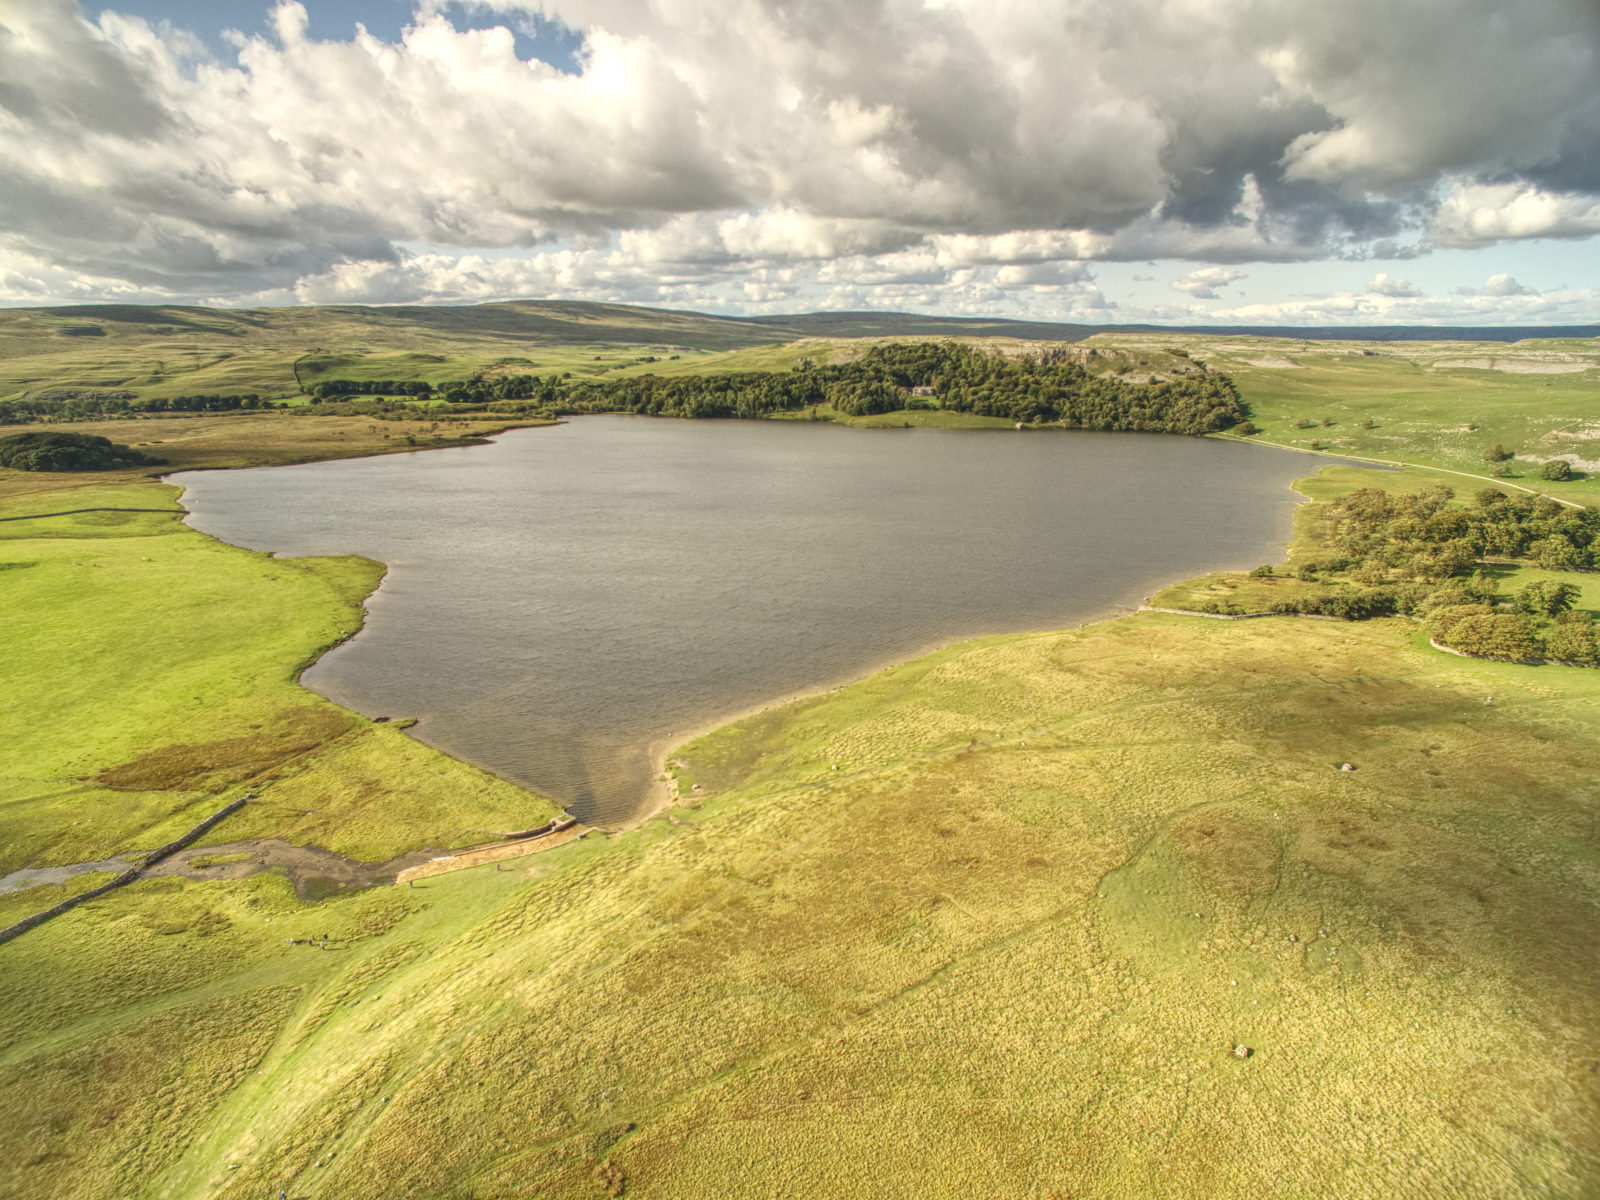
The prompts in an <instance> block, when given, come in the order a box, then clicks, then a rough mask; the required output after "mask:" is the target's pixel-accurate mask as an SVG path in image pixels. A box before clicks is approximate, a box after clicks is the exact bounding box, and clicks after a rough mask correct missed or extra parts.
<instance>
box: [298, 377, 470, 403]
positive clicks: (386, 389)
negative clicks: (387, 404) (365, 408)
mask: <svg viewBox="0 0 1600 1200" xmlns="http://www.w3.org/2000/svg"><path fill="white" fill-rule="evenodd" d="M446 386H450V385H446ZM310 394H311V396H312V397H313V398H314V399H318V400H322V399H327V398H329V397H331V396H429V395H432V394H433V384H431V383H426V382H424V381H422V380H420V379H324V380H323V381H322V382H321V383H318V384H314V385H313V386H312V388H311V393H310Z"/></svg>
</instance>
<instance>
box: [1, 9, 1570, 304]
mask: <svg viewBox="0 0 1600 1200" xmlns="http://www.w3.org/2000/svg"><path fill="white" fill-rule="evenodd" d="M99 3H102V4H106V5H110V6H111V7H112V8H113V9H114V7H115V0H99ZM439 7H440V6H438V5H434V4H432V3H430V2H429V0H423V2H422V3H420V4H419V7H418V9H417V11H416V15H415V17H414V20H413V23H412V24H411V26H410V27H409V28H408V29H407V31H406V32H405V34H404V35H403V37H402V38H401V40H399V41H397V42H387V41H383V40H380V39H378V38H375V37H372V36H370V35H363V36H358V37H355V38H353V39H351V40H349V41H343V42H324V41H316V40H313V39H311V38H309V37H308V36H307V34H306V16H305V12H304V10H303V8H302V7H301V6H300V4H299V3H296V2H294V0H285V2H283V3H281V4H280V5H279V7H278V8H277V9H276V11H275V14H274V18H273V21H272V26H271V28H270V29H269V30H267V31H263V32H258V33H255V34H252V35H250V36H241V37H240V38H239V40H238V43H237V45H236V47H235V52H234V53H233V54H232V55H230V56H229V57H227V58H225V59H217V58H212V57H210V56H209V55H208V53H207V52H206V51H205V50H204V49H203V48H202V47H201V45H200V44H199V43H198V42H197V41H195V40H194V39H192V38H188V37H186V36H184V35H182V34H181V33H177V32H174V31H172V30H170V29H167V28H166V27H163V28H162V29H160V30H157V29H154V28H152V27H150V26H149V25H147V24H145V23H144V22H142V21H139V20H136V19H132V18H126V17H122V16H119V15H117V14H116V13H115V12H114V11H111V12H106V13H104V14H101V15H100V16H99V17H98V18H97V19H94V20H91V19H89V18H88V17H87V16H86V15H85V13H84V11H83V10H82V9H81V8H80V7H79V5H78V3H77V0H0V171H4V177H5V180H6V182H5V185H4V186H3V187H0V301H3V300H10V301H11V302H22V303H26V302H30V301H32V302H39V301H41V300H45V299H67V300H70V299H79V298H91V297H93V298H106V299H109V298H128V299H134V298H137V299H166V298H174V299H199V300H222V301H229V302H243V301H250V300H256V301H259V300H261V299H264V298H284V297H289V298H293V297H298V298H302V299H306V300H311V299H320V298H328V297H338V298H342V299H349V300H358V299H367V300H374V301H377V300H383V299H389V298H394V299H437V300H446V299H472V298H496V297H501V296H506V295H533V294H555V295H593V296H603V297H611V298H636V299H648V300H651V301H652V302H666V301H668V300H670V299H674V298H676V299H690V300H692V299H695V298H701V299H706V300H710V301H716V302H718V303H722V304H726V305H728V306H730V307H744V308H760V307H762V306H770V305H773V304H778V303H781V302H783V301H785V300H787V299H791V298H794V297H802V298H815V297H821V300H819V301H818V302H824V303H831V302H835V301H837V302H838V303H846V302H852V301H856V300H864V301H869V302H874V303H879V302H883V303H887V302H900V301H904V302H906V303H912V302H918V303H920V302H921V301H920V300H919V299H918V298H919V297H920V296H923V295H924V294H926V293H928V291H929V289H938V290H939V291H938V297H937V299H938V303H940V304H941V305H942V306H944V307H947V308H950V309H952V310H955V309H959V308H962V307H964V306H981V305H983V304H986V303H992V302H996V301H997V300H1002V299H1003V300H1004V302H1005V303H1007V304H1008V305H1012V306H1013V307H1015V306H1017V305H1026V304H1029V303H1034V302H1040V303H1042V302H1043V299H1044V298H1045V297H1046V296H1051V297H1055V298H1056V299H1057V300H1058V301H1059V303H1058V304H1057V305H1056V307H1055V309H1053V310H1051V311H1053V312H1056V313H1057V314H1058V315H1067V314H1075V313H1089V312H1100V313H1104V312H1106V311H1109V306H1108V303H1107V302H1106V300H1105V298H1104V297H1103V296H1102V295H1100V293H1099V292H1098V290H1097V288H1096V286H1095V283H1094V280H1093V277H1092V275H1091V273H1090V272H1088V271H1087V269H1086V268H1085V267H1084V266H1083V263H1084V262H1085V261H1092V260H1126V261H1143V260H1147V259H1178V260H1185V261H1187V262H1191V263H1201V264H1204V263H1210V264H1219V265H1217V266H1213V267H1206V268H1203V269H1200V270H1196V271H1194V272H1192V273H1191V274H1189V275H1186V276H1184V278H1183V279H1180V280H1178V281H1177V282H1175V283H1174V284H1173V285H1172V286H1173V287H1175V288H1177V289H1178V290H1179V291H1182V292H1185V293H1186V294H1188V295H1191V296H1193V297H1195V298H1212V297H1215V296H1216V295H1217V294H1218V293H1217V292H1216V288H1217V287H1218V286H1219V285H1220V284H1223V283H1228V282H1233V281H1234V280H1236V279H1239V278H1242V275H1241V274H1240V273H1238V272H1236V271H1231V269H1230V268H1229V267H1225V266H1221V265H1220V264H1239V263H1246V262H1295V261H1304V260H1308V259H1314V258H1324V257H1328V256H1360V255H1362V254H1364V253H1368V252H1381V253H1383V254H1384V255H1385V256H1388V257H1398V256H1401V255H1403V254H1406V253H1413V252H1415V251H1416V249H1417V248H1418V247H1419V246H1422V247H1426V246H1427V245H1441V246H1461V247H1472V246H1484V245H1490V244H1493V243H1496V242H1498V241H1503V240H1507V239H1517V238H1527V237H1551V236H1561V237H1586V236H1589V235H1592V234H1594V233H1596V232H1600V8H1597V7H1596V6H1595V4H1594V3H1593V0H1524V3H1522V4H1520V5H1518V6H1517V9H1516V12H1515V14H1508V13H1507V11H1506V10H1505V7H1504V4H1503V2H1502V0H1413V2H1411V3H1408V4H1405V5H1395V4H1393V3H1392V2H1389V0H1350V2H1349V3H1347V4H1341V5H1324V6H1306V5H1304V4H1303V3H1300V2H1299V0H1122V2H1120V3H1118V4H1116V5H1106V4H1103V3H1096V2H1093V0H1065V2H1064V3H1060V4H1048V5H1041V4H1034V3H1023V2H1021V0H940V2H938V3H935V2H933V0H639V2H637V3H623V2H620V0H477V4H476V7H477V8H479V9H487V10H490V11H498V12H501V13H503V14H505V15H506V16H507V18H508V20H511V19H514V18H516V17H518V16H525V15H526V14H528V13H537V14H539V15H540V16H541V17H546V18H550V19H554V20H558V21H560V22H563V23H565V24H566V25H567V26H569V27H571V28H573V29H575V30H578V31H580V32H581V33H582V36H583V48H582V51H581V53H580V55H579V66H580V68H581V69H580V70H579V71H578V72H577V73H575V74H567V73H563V72H561V71H558V70H556V69H555V68H553V67H550V66H548V65H546V64H544V63H540V62H537V61H520V60H519V59H518V58H517V56H516V45H515V41H514V39H513V38H512V36H511V34H510V33H509V32H507V31H506V30H504V29H498V30H497V29H482V30H472V31H460V30H458V29H456V28H455V27H454V26H453V25H452V24H451V23H450V22H449V20H448V19H447V17H446V16H445V15H444V14H443V12H442V11H438V9H439Z"/></svg>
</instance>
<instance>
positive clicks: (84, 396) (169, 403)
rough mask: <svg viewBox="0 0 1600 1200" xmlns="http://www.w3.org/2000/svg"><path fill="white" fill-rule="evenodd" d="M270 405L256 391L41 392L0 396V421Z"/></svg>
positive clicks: (79, 418) (85, 418)
mask: <svg viewBox="0 0 1600 1200" xmlns="http://www.w3.org/2000/svg"><path fill="white" fill-rule="evenodd" d="M273 407H275V406H274V405H273V403H272V401H270V400H263V399H262V398H261V397H260V395H258V394H257V393H255V392H247V393H244V394H242V395H232V394H229V395H222V394H217V393H207V394H203V395H193V396H161V397H156V398H154V399H147V400H141V399H139V398H138V397H137V396H135V395H134V394H133V393H132V392H121V391H115V392H103V391H87V390H86V391H69V392H41V393H39V394H38V395H37V396H25V397H23V398H21V399H19V400H0V425H24V424H27V423H28V422H30V421H40V420H45V421H91V420H97V419H100V418H103V417H120V416H127V415H131V414H136V413H165V412H235V411H238V410H253V409H259V408H273Z"/></svg>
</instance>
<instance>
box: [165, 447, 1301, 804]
mask: <svg viewBox="0 0 1600 1200" xmlns="http://www.w3.org/2000/svg"><path fill="white" fill-rule="evenodd" d="M1310 466H1311V464H1309V463H1308V462H1307V460H1306V458H1305V457H1304V456H1303V455H1298V454H1293V453H1290V452H1287V451H1275V450H1270V449H1266V448H1258V447H1251V446H1243V445H1239V444H1236V443H1230V442H1217V441H1206V440H1201V439H1195V438H1182V437H1168V436H1160V435H1140V434H1100V433H1059V432H1040V433H1028V434H1018V433H1015V432H1013V431H1009V430H1006V431H947V430H873V431H866V430H853V429H845V428H840V427H835V426H832V425H827V424H810V423H789V422H765V421H763V422H754V421H750V422H733V421H673V420H655V419H650V418H640V417H585V418H582V419H579V420H575V421H572V422H569V423H567V424H565V425H560V426H556V427H551V428H545V429H526V430H518V431H515V432H512V433H508V434H506V435H504V436H503V437H501V438H500V439H499V440H498V441H496V442H495V444H493V445H491V446H482V447H472V448H465V449H458V450H431V451H427V452H425V453H416V454H404V455H390V456H385V457H380V458H364V459H353V460H347V461H341V462H327V463H315V464H310V465H307V466H298V467H275V468H265V469H260V470H250V471H215V472H193V473H186V474H182V475H178V476H176V477H175V479H176V480H177V481H178V482H180V483H182V484H184V485H185V486H186V487H187V488H188V492H187V494H186V496H185V504H186V505H187V506H188V507H189V508H190V509H191V511H192V513H193V516H192V518H191V524H193V525H194V526H196V527H197V528H199V529H202V530H204V531H205V532H207V533H211V534H215V535H216V536H218V537H220V538H223V539H225V540H226V541H229V542H233V543H236V544H238V545H242V546H249V547H253V548H255V549H262V550H273V551H276V552H278V553H280V554H288V555H301V554H346V553H354V554H365V555H369V556H371V557H373V558H376V559H379V560H381V561H383V562H385V563H387V564H388V565H389V568H390V570H389V575H388V578H387V579H386V580H385V581H384V584H383V586H382V587H381V588H380V589H379V590H378V592H377V593H376V594H375V595H374V596H373V598H372V599H371V601H370V602H369V609H370V613H371V616H370V619H369V621H368V623H367V626H366V629H365V630H364V631H363V632H362V633H361V634H360V635H359V636H358V637H356V638H355V639H354V640H352V641H351V642H349V643H347V644H345V645H344V646H342V647H340V648H339V649H337V650H334V651H333V652H332V653H330V654H328V655H327V656H326V657H324V658H323V659H322V661H321V662H319V663H318V664H317V665H316V666H315V667H313V668H312V669H311V670H310V671H308V672H307V673H306V676H305V681H306V683H307V684H309V685H310V686H311V687H313V688H315V689H316V690H317V691H319V692H321V693H323V694H324V695H326V696H328V697H330V698H331V699H333V700H336V701H338V702H339V703H341V704H345V705H347V706H349V707H351V708H353V709H356V710H357V711H359V712H362V713H365V714H366V715H368V716H379V715H388V716H397V717H398V716H418V717H421V718H422V721H421V723H420V724H419V725H418V727H417V729H416V732H417V734H418V735H419V736H421V737H422V738H423V739H424V740H425V741H427V742H430V743H432V744H433V745H436V746H439V747H440V748H442V749H444V750H447V751H449V752H451V753H453V754H457V755H460V756H461V757H464V758H467V759H470V760H472V761H474V762H477V763H481V764H483V765H484V766H487V767H490V768H492V769H493V770H495V771H497V772H499V773H501V774H503V775H505V776H507V777H509V778H512V779H515V780H518V781H519V782H522V783H524V784H526V785H528V786H529V787H531V788H533V789H535V790H537V791H539V792H542V793H544V794H546V795H549V796H551V797H553V798H555V799H557V800H559V801H561V802H562V803H564V804H568V805H570V806H571V807H572V809H573V811H574V812H576V813H577V814H578V815H579V816H581V817H583V818H584V819H586V820H591V821H597V822H601V823H606V822H616V821H620V820H624V819H626V818H627V817H629V816H631V815H632V814H633V813H634V812H635V811H636V810H637V809H638V807H639V805H640V804H641V803H642V802H643V799H644V797H645V795H646V793H647V791H648V786H649V780H650V762H649V753H648V751H649V748H650V746H651V744H652V743H655V742H658V741H660V740H662V739H665V738H667V737H669V736H671V735H674V734H679V733H682V732H684V731H687V730H690V729H694V728H697V727H699V726H701V725H703V724H705V723H706V722H708V721H711V720H713V719H716V718H720V717H725V716H729V715H731V714H734V713H737V712H740V711H743V710H745V709H748V708H750V707H752V706H754V705H757V704H760V703H762V702H764V701H767V700H772V699H777V698H782V697H784V696H786V695H790V694H793V693H794V692H796V691H798V690H802V689H805V688H809V687H815V686H818V685H821V684H825V683H830V682H834V681H839V680H843V679H846V678H849V677H852V676H855V675H859V674H861V673H863V672H864V671H866V670H868V669H870V668H872V667H874V666H877V665H879V664H882V663H885V662H888V661H890V660H893V659H899V658H904V657H907V656H910V655H912V654H914V653H915V652H917V651H918V650H920V649H923V648H925V647H928V646H931V645H933V644H936V643H940V642H945V641H949V640H951V639H953V638H958V637H962V636H965V635H970V634H978V633H995V632H1003V631H1010V630H1025V629H1041V628H1052V627H1057V626H1062V625H1066V624H1071V623H1075V622H1079V621H1083V620H1087V619H1090V618H1092V617H1095V616H1098V615H1101V614H1104V613H1107V612H1110V611H1113V610H1115V609H1117V608H1119V607H1121V606H1130V605H1135V604H1137V603H1138V602H1139V601H1140V600H1141V599H1142V598H1143V597H1144V596H1145V595H1146V594H1148V593H1149V592H1151V591H1153V590H1154V589H1155V588H1156V587H1158V586H1160V585H1161V584H1162V583H1164V582H1167V581H1170V580H1173V579H1179V578H1183V577H1186V576H1189V575H1194V574H1197V573H1200V572H1202V571H1207V570H1215V569H1218V568H1222V567H1238V566H1252V565H1254V564H1256V563H1260V562H1264V561H1276V560H1278V559H1280V558H1281V557H1282V548H1281V547H1282V543H1283V542H1284V540H1285V539H1286V538H1287V537H1288V533H1289V528H1290V511H1291V509H1292V508H1293V505H1294V503H1295V502H1296V499H1297V497H1295V496H1294V495H1293V493H1292V492H1290V490H1289V488H1288V486H1287V485H1288V483H1289V482H1290V481H1291V480H1292V479H1294V478H1296V477H1297V476H1299V475H1303V474H1305V473H1306V472H1307V470H1308V469H1309V468H1310Z"/></svg>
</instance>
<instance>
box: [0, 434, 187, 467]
mask: <svg viewBox="0 0 1600 1200" xmlns="http://www.w3.org/2000/svg"><path fill="white" fill-rule="evenodd" d="M164 461H165V460H163V459H159V458H152V457H150V455H148V454H141V453H140V452H139V451H137V450H135V449H133V448H132V447H130V446H121V445H118V444H117V443H116V442H113V441H112V440H111V439H110V438H103V437H94V436H92V435H90V434H86V433H43V432H40V433H18V434H13V435H12V436H11V437H6V438H0V467H10V468H11V469H12V470H15V471H114V470H117V469H118V468H120V467H146V466H150V467H155V466H160V465H162V463H163V462H164Z"/></svg>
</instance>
